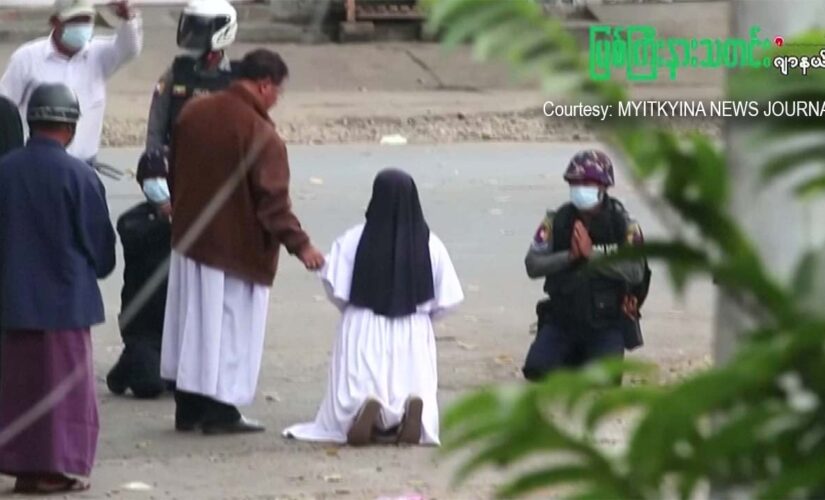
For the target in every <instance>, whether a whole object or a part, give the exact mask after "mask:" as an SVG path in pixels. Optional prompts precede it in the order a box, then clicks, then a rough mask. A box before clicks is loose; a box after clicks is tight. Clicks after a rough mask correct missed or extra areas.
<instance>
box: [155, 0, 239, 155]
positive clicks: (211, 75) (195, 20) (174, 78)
mask: <svg viewBox="0 0 825 500" xmlns="http://www.w3.org/2000/svg"><path fill="white" fill-rule="evenodd" d="M237 32H238V14H237V12H236V11H235V8H234V7H232V5H231V4H230V3H229V2H227V1H226V0H191V1H190V2H189V3H188V4H187V5H186V7H185V8H184V9H183V12H182V13H181V15H180V19H179V21H178V35H177V43H178V46H179V47H180V48H182V49H184V50H185V51H187V54H184V55H180V56H178V57H176V58H175V60H174V62H173V63H172V66H171V67H170V68H169V69H168V70H167V71H166V72H165V73H164V74H163V76H162V77H161V78H160V81H158V84H157V86H156V87H155V93H154V95H153V97H152V107H151V109H150V110H149V124H148V130H147V132H146V151H147V152H153V151H161V152H163V151H165V149H166V147H168V146H169V141H170V140H171V137H172V126H173V125H174V124H175V120H176V119H177V117H178V114H179V113H180V110H181V109H183V105H184V104H185V103H186V101H188V100H189V99H190V98H191V97H194V96H196V95H200V94H205V93H209V92H215V91H217V90H223V89H225V88H226V87H228V86H229V84H230V83H231V82H232V79H233V78H234V75H235V73H236V71H237V65H236V63H234V62H231V61H230V60H229V57H228V56H227V54H226V52H225V50H226V48H227V47H229V46H230V45H232V43H233V42H234V41H235V35H236V34H237Z"/></svg>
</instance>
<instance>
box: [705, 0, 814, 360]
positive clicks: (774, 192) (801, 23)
mask: <svg viewBox="0 0 825 500" xmlns="http://www.w3.org/2000/svg"><path fill="white" fill-rule="evenodd" d="M731 9H732V10H731V33H732V35H731V36H734V37H738V38H745V39H747V38H749V37H750V33H749V31H750V27H751V26H754V25H756V26H760V27H761V28H762V31H761V32H760V33H759V37H760V38H770V39H773V38H774V37H775V36H777V35H781V36H783V37H785V39H786V40H787V39H788V38H790V37H793V36H794V35H795V34H799V33H800V32H802V31H805V30H807V29H810V28H813V27H814V26H815V24H816V23H817V22H818V20H820V19H822V18H823V16H825V2H822V1H813V0H734V1H733V2H732V3H731ZM818 50H819V49H817V48H816V47H812V48H811V55H815V54H816V53H817V52H818ZM765 71H773V68H766V69H765ZM750 132H751V131H750V130H749V128H748V125H747V124H746V122H745V121H743V120H739V121H736V122H729V123H728V126H727V127H726V142H727V155H728V168H729V169H730V178H731V180H732V193H731V195H732V196H731V200H730V212H731V214H732V215H733V217H734V218H735V220H736V221H737V222H738V223H739V224H740V225H741V227H742V228H743V230H744V231H745V233H746V234H747V235H748V236H749V237H750V238H751V240H752V241H753V243H754V245H755V246H756V247H757V249H758V251H759V253H760V256H761V257H762V260H763V262H764V263H765V267H766V268H767V269H768V270H770V272H771V273H772V274H773V276H774V277H775V278H776V279H778V280H779V281H780V282H781V283H783V284H789V283H790V280H791V277H792V276H793V274H794V271H795V270H796V266H797V265H798V263H799V260H800V257H801V256H802V255H803V254H804V253H806V252H807V251H810V250H814V249H821V250H822V252H819V253H821V254H825V249H823V244H824V243H825V204H823V202H822V201H816V200H814V201H801V200H798V199H796V198H795V196H794V193H793V186H795V185H796V184H798V183H799V181H800V180H801V179H802V178H804V173H803V172H799V174H791V175H788V176H785V177H782V178H780V179H779V180H778V181H776V182H775V183H773V184H771V185H770V186H768V187H766V188H761V187H760V186H761V183H760V176H761V172H760V171H759V169H758V162H759V160H760V159H762V158H763V156H760V155H759V154H754V152H753V151H751V150H750V149H751V148H750V147H749V145H748V140H749V134H750ZM717 307H718V310H717V324H716V341H715V347H714V353H715V357H716V360H717V362H725V361H726V360H728V359H729V358H730V356H731V355H732V354H733V353H734V352H736V347H737V344H738V341H739V339H740V338H741V335H742V334H743V333H744V331H745V330H747V327H748V326H749V325H750V322H751V320H752V318H749V317H748V315H747V314H746V313H744V312H743V311H742V310H741V309H740V308H738V307H737V306H736V304H735V303H733V302H732V301H731V300H730V298H729V297H727V296H725V294H724V293H720V297H719V300H718V303H717Z"/></svg>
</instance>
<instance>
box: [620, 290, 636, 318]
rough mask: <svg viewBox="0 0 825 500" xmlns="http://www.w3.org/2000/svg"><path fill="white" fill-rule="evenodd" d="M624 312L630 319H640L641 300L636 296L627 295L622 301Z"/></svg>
mask: <svg viewBox="0 0 825 500" xmlns="http://www.w3.org/2000/svg"><path fill="white" fill-rule="evenodd" d="M622 311H623V312H624V313H625V315H626V316H627V317H628V318H630V319H633V320H636V319H639V299H638V298H636V296H635V295H625V296H624V300H623V301H622Z"/></svg>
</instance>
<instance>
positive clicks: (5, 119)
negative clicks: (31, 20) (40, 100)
mask: <svg viewBox="0 0 825 500" xmlns="http://www.w3.org/2000/svg"><path fill="white" fill-rule="evenodd" d="M22 146H23V123H22V122H21V121H20V112H19V111H18V110H17V106H15V105H14V102H12V101H11V100H10V99H7V98H6V97H3V96H2V95H0V159H2V158H3V157H4V156H5V155H6V154H7V153H9V152H11V151H13V150H15V149H17V148H19V147H22ZM2 288H3V287H2V286H0V291H2ZM0 302H2V299H0ZM2 324H3V315H2V312H0V325H2ZM2 335H3V331H2V326H0V338H2ZM0 346H2V342H0ZM2 359H3V356H2V355H0V365H2ZM0 372H2V369H0Z"/></svg>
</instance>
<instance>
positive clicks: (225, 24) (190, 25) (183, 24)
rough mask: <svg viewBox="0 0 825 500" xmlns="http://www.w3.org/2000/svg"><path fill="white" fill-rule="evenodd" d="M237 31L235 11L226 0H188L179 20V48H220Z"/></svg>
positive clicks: (203, 49) (228, 42)
mask: <svg viewBox="0 0 825 500" xmlns="http://www.w3.org/2000/svg"><path fill="white" fill-rule="evenodd" d="M237 33H238V13H237V12H236V11H235V7H232V5H231V4H230V3H229V2H228V1H227V0H190V2H189V3H188V4H187V5H186V7H185V8H184V9H183V12H181V15H180V19H179V20H178V47H180V48H182V49H189V50H202V51H204V52H208V51H212V50H222V49H225V48H226V47H229V46H230V45H232V42H234V41H235V35H236V34H237Z"/></svg>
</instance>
